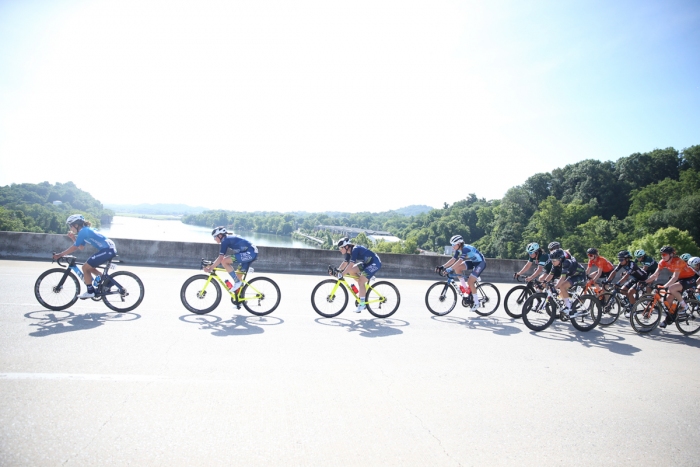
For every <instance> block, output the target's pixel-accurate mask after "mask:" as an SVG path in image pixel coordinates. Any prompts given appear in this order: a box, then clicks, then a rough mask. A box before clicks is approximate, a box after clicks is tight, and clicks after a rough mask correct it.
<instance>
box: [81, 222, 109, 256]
mask: <svg viewBox="0 0 700 467" xmlns="http://www.w3.org/2000/svg"><path fill="white" fill-rule="evenodd" d="M86 243H87V244H88V245H91V246H93V247H95V248H97V249H98V250H104V249H105V248H112V249H113V250H114V251H117V248H116V246H114V242H113V241H112V240H110V239H109V238H107V237H105V236H104V235H102V234H101V233H99V232H95V231H94V230H92V229H91V228H90V227H83V228H82V229H80V232H78V236H77V237H76V238H75V244H74V245H75V246H78V247H80V246H83V245H85V244H86Z"/></svg>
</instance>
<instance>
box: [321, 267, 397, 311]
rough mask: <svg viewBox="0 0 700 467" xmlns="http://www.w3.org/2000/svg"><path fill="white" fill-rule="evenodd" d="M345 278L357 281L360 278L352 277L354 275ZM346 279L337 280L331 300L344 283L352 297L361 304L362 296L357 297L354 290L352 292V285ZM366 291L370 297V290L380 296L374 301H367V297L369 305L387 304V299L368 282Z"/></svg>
mask: <svg viewBox="0 0 700 467" xmlns="http://www.w3.org/2000/svg"><path fill="white" fill-rule="evenodd" d="M345 277H349V278H350V279H357V278H359V277H360V276H352V275H349V274H348V275H347V276H345ZM345 277H343V278H342V279H338V278H336V283H335V286H334V287H333V290H331V298H333V297H335V293H336V291H337V290H338V287H340V284H341V283H342V284H343V285H345V288H346V289H347V290H348V291H349V292H350V293H351V294H352V296H353V297H355V300H356V301H358V302H359V301H360V296H359V295H357V294H356V293H355V291H354V290H352V287H351V286H350V283H349V282H348V281H346V280H345ZM365 289H366V290H367V294H368V295H369V291H370V290H374V293H375V294H377V296H378V298H376V299H374V300H367V297H365V303H368V304H370V305H371V304H372V303H384V302H386V297H385V296H384V295H382V294H380V293H379V291H378V290H376V289H374V288H372V286H371V285H370V283H369V282H367V285H365Z"/></svg>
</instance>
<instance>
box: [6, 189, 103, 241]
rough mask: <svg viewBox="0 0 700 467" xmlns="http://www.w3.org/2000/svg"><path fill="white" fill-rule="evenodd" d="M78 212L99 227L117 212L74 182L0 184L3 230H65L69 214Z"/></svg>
mask: <svg viewBox="0 0 700 467" xmlns="http://www.w3.org/2000/svg"><path fill="white" fill-rule="evenodd" d="M58 201H60V203H55V204H54V202H58ZM74 213H81V214H83V215H84V216H85V218H86V219H89V220H90V221H91V222H92V223H93V226H97V227H99V226H100V224H101V223H102V222H109V221H111V219H112V216H113V215H114V213H113V212H112V211H110V210H108V209H104V208H103V206H102V203H100V202H99V201H98V200H96V199H95V198H93V197H92V196H91V195H90V193H87V192H85V191H83V190H81V189H80V188H78V187H77V186H75V184H74V183H73V182H68V183H56V184H55V185H52V184H50V183H49V182H43V183H39V184H34V183H22V184H12V185H8V186H3V187H0V230H9V231H15V232H40V233H65V232H66V230H67V227H66V224H65V222H66V218H67V217H68V216H69V215H70V214H74Z"/></svg>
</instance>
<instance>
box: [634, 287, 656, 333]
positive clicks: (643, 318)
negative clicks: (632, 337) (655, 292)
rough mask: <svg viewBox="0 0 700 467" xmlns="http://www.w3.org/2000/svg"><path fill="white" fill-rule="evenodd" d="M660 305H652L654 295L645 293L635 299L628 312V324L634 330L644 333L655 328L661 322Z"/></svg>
mask: <svg viewBox="0 0 700 467" xmlns="http://www.w3.org/2000/svg"><path fill="white" fill-rule="evenodd" d="M662 315H663V312H662V311H661V305H660V304H658V303H657V304H656V305H654V297H653V296H651V295H646V296H643V297H642V298H640V299H639V300H637V303H635V304H634V308H633V309H632V312H631V313H630V324H631V325H632V328H634V330H635V331H637V332H638V333H640V334H646V333H648V332H651V331H653V330H654V329H656V326H658V325H659V323H660V322H661V316H662Z"/></svg>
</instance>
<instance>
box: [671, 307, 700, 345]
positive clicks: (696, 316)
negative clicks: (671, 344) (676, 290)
mask: <svg viewBox="0 0 700 467" xmlns="http://www.w3.org/2000/svg"><path fill="white" fill-rule="evenodd" d="M685 303H686V304H687V305H688V310H687V311H686V316H685V317H683V318H681V317H680V315H679V316H676V327H677V328H678V330H679V331H680V332H682V333H683V334H685V335H686V336H689V335H691V334H695V333H696V332H698V331H699V330H700V302H699V301H697V300H695V299H689V300H686V301H685ZM676 313H677V312H676Z"/></svg>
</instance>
